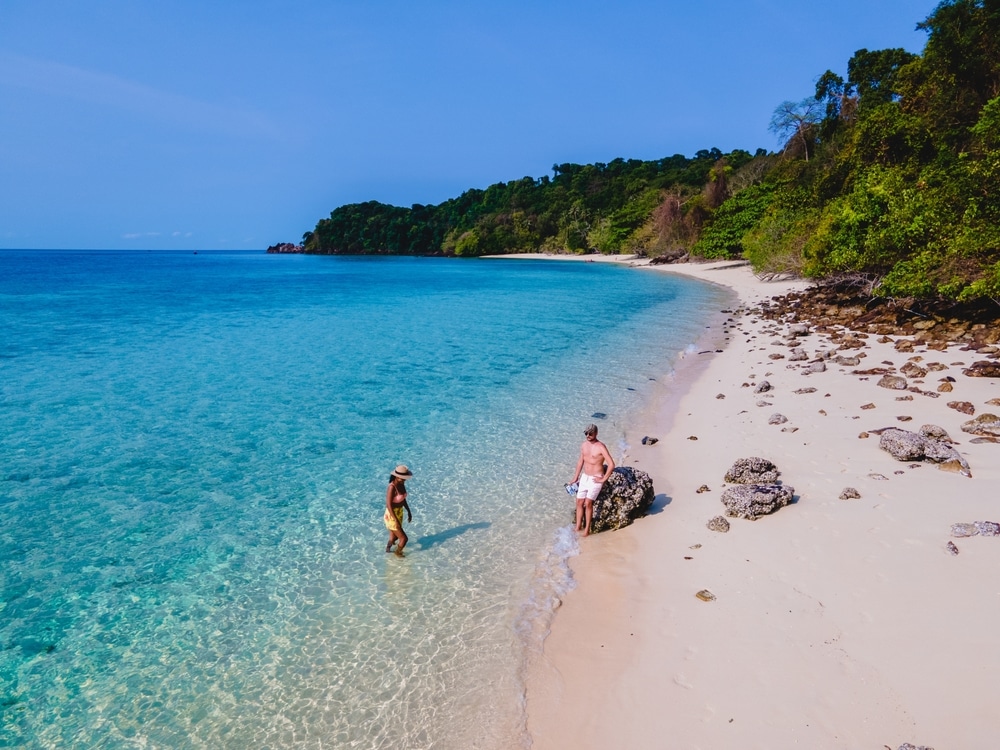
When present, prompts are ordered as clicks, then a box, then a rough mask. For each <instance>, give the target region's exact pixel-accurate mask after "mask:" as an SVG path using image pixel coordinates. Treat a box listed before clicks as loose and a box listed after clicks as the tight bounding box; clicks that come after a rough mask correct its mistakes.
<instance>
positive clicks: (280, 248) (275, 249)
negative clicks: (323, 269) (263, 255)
mask: <svg viewBox="0 0 1000 750" xmlns="http://www.w3.org/2000/svg"><path fill="white" fill-rule="evenodd" d="M305 251H306V249H305V248H304V247H302V245H293V244H292V243H291V242H279V243H278V244H277V245H271V246H270V247H269V248H268V249H267V252H269V253H304V252H305Z"/></svg>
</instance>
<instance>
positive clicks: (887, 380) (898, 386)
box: [876, 375, 907, 391]
mask: <svg viewBox="0 0 1000 750" xmlns="http://www.w3.org/2000/svg"><path fill="white" fill-rule="evenodd" d="M876 385H877V386H879V387H880V388H888V389H890V390H893V391H905V390H906V385H907V384H906V378H901V377H900V376H899V375H883V376H882V378H881V380H879V381H878V383H876Z"/></svg>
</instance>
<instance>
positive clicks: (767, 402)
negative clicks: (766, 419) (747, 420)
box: [757, 400, 774, 406]
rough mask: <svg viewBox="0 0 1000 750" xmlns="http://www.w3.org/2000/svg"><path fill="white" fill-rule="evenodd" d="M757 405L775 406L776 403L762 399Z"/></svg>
mask: <svg viewBox="0 0 1000 750" xmlns="http://www.w3.org/2000/svg"><path fill="white" fill-rule="evenodd" d="M757 406H774V404H773V403H771V402H770V401H764V400H761V401H758V402H757Z"/></svg>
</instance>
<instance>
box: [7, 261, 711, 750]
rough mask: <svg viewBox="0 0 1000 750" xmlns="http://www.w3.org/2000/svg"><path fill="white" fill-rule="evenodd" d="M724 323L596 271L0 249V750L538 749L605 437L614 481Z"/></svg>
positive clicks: (558, 266) (631, 274) (680, 298)
mask: <svg viewBox="0 0 1000 750" xmlns="http://www.w3.org/2000/svg"><path fill="white" fill-rule="evenodd" d="M724 300H725V297H724V296H723V294H722V292H720V291H719V290H717V289H715V288H713V287H708V286H705V285H701V284H697V283H694V282H689V281H686V280H678V279H674V278H668V277H665V276H664V275H660V274H655V273H650V272H643V271H639V270H635V269H628V268H622V267H617V266H608V265H606V264H597V263H557V262H546V261H530V260H497V261H488V260H473V261H469V260H465V261H463V260H446V259H412V258H334V257H311V256H280V255H265V254H261V253H199V254H187V253H115V252H31V253H22V252H17V251H0V330H2V332H3V335H2V337H0V414H2V419H0V561H2V567H0V571H2V572H0V595H2V600H0V711H2V713H3V723H2V728H0V747H11V746H18V747H21V746H24V747H68V746H74V747H101V748H128V747H171V748H173V747H192V748H202V747H204V748H246V747H255V748H286V747H296V748H298V747H302V748H313V747H315V748H319V747H337V748H355V747H356V748H398V747H407V748H432V747H433V748H463V749H464V748H490V749H492V748H512V747H519V746H523V745H524V743H525V737H524V715H523V691H522V686H521V683H520V678H521V672H522V667H523V664H524V660H525V658H526V657H527V655H528V654H529V653H530V652H531V651H532V649H537V648H538V646H539V644H540V642H541V638H542V636H543V635H544V632H545V629H546V628H547V623H548V621H549V617H550V615H551V612H552V607H553V602H554V600H555V598H556V597H558V596H560V595H561V594H562V593H563V592H564V591H565V589H566V588H567V587H568V586H570V585H571V581H570V580H569V577H568V573H567V567H566V560H567V558H568V557H569V556H571V555H572V554H575V552H576V542H575V539H574V535H573V534H572V533H571V532H570V531H569V529H568V526H567V522H568V521H569V520H570V518H571V507H572V501H571V500H570V499H569V498H568V497H567V495H566V493H565V491H564V490H563V487H562V484H563V482H565V481H566V480H567V479H568V478H569V475H570V474H571V472H572V469H573V465H574V463H575V458H576V450H577V447H578V445H579V442H580V439H581V430H582V427H583V425H584V424H586V423H587V422H589V421H592V419H591V415H592V414H593V413H594V412H603V413H605V414H606V415H607V417H606V418H605V419H602V420H593V421H597V422H598V424H599V425H600V426H601V437H602V438H603V439H604V440H605V441H606V442H607V443H608V445H609V447H611V449H612V451H613V452H614V453H615V454H616V455H620V454H621V453H622V451H623V450H625V449H626V448H627V446H625V445H624V444H623V442H622V441H623V438H622V435H623V434H624V433H623V425H625V424H626V423H627V420H628V415H629V413H630V411H634V410H635V409H636V408H637V407H638V406H639V405H640V404H641V403H642V399H643V398H644V396H645V395H648V391H649V389H650V388H651V387H653V388H655V387H657V386H656V384H655V383H653V380H656V379H658V380H660V381H661V382H662V381H663V380H664V374H665V373H666V372H668V371H669V369H670V363H671V361H672V358H673V357H674V356H675V355H676V353H677V352H678V351H680V350H682V349H684V348H685V347H686V346H688V345H689V344H690V343H691V342H693V341H694V340H695V339H696V338H697V337H698V336H699V335H700V333H701V332H702V330H703V329H704V325H705V321H706V320H707V317H708V316H709V315H710V314H711V313H713V312H716V311H717V310H718V309H719V306H720V305H721V304H724ZM404 462H405V463H407V464H409V466H410V467H411V468H412V469H413V471H414V473H415V475H416V477H415V479H414V480H412V481H411V482H410V483H408V486H409V490H410V503H411V507H412V509H413V514H414V518H413V523H412V524H411V525H409V526H408V527H407V531H408V533H409V535H410V540H411V541H410V545H409V547H408V548H407V552H408V555H407V556H406V557H405V558H403V559H400V558H397V557H395V556H393V555H386V554H385V552H384V545H385V541H386V537H387V534H386V532H385V529H384V526H383V524H382V520H381V517H382V509H383V507H384V506H383V503H384V496H385V487H386V483H387V479H388V474H389V472H390V471H391V470H392V467H393V466H395V465H396V464H398V463H404Z"/></svg>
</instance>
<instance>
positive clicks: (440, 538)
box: [416, 521, 490, 549]
mask: <svg viewBox="0 0 1000 750" xmlns="http://www.w3.org/2000/svg"><path fill="white" fill-rule="evenodd" d="M489 527H490V522H489V521H480V522H479V523H466V524H462V525H461V526H456V527H455V528H453V529H448V530H446V531H439V532H438V533H437V534H428V535H427V536H422V537H420V538H419V539H417V540H416V541H417V546H418V547H419V548H420V549H430V548H431V547H436V546H437V545H439V544H443V543H444V542H447V541H448V540H449V539H454V538H455V537H457V536H461V535H462V534H464V533H465V532H466V531H476V530H481V529H488V528H489Z"/></svg>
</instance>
